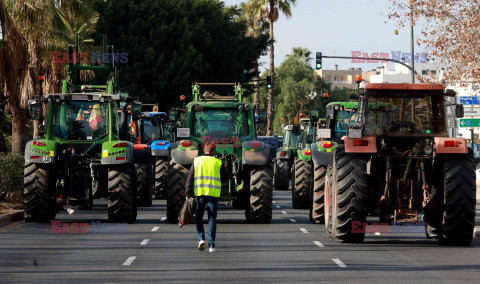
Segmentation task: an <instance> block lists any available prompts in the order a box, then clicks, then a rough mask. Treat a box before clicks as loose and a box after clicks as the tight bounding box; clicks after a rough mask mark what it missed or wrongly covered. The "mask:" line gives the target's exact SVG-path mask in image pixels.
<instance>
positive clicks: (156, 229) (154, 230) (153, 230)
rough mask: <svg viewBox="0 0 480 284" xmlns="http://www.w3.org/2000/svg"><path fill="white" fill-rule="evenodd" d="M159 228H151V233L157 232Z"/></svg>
mask: <svg viewBox="0 0 480 284" xmlns="http://www.w3.org/2000/svg"><path fill="white" fill-rule="evenodd" d="M159 228H160V227H153V229H152V232H156V231H158V229H159Z"/></svg>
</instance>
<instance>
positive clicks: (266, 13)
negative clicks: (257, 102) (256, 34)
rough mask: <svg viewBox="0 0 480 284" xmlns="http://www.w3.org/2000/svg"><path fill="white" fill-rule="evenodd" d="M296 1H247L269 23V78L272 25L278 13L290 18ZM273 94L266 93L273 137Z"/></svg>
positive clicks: (272, 60) (269, 130) (272, 63)
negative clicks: (292, 6)
mask: <svg viewBox="0 0 480 284" xmlns="http://www.w3.org/2000/svg"><path fill="white" fill-rule="evenodd" d="M295 1H296V0H249V2H248V4H247V6H249V7H251V8H252V9H256V10H257V13H255V15H256V16H257V17H259V18H260V17H262V18H263V19H265V20H267V21H268V23H269V31H270V70H269V73H270V76H273V77H275V52H274V34H273V23H274V22H276V21H277V20H278V17H279V11H281V12H282V13H283V14H284V15H285V16H287V17H290V16H291V15H292V10H291V6H290V5H294V4H295ZM273 98H274V92H273V88H271V89H269V91H268V106H267V119H268V121H267V135H273V119H274V103H273Z"/></svg>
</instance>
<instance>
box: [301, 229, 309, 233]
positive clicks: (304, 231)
mask: <svg viewBox="0 0 480 284" xmlns="http://www.w3.org/2000/svg"><path fill="white" fill-rule="evenodd" d="M300 231H302V233H305V234H308V231H307V229H305V228H300Z"/></svg>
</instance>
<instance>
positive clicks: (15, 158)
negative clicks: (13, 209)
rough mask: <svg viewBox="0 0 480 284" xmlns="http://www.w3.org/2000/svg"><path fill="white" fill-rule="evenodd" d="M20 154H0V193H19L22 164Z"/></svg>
mask: <svg viewBox="0 0 480 284" xmlns="http://www.w3.org/2000/svg"><path fill="white" fill-rule="evenodd" d="M24 163H25V161H24V158H23V155H20V154H0V193H2V192H5V193H14V192H18V193H21V192H22V190H23V165H24Z"/></svg>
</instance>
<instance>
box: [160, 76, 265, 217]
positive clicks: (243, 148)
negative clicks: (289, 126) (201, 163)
mask: <svg viewBox="0 0 480 284" xmlns="http://www.w3.org/2000/svg"><path fill="white" fill-rule="evenodd" d="M215 85H217V86H218V85H221V86H232V87H234V90H235V95H234V96H215V95H214V94H212V93H208V92H205V93H203V94H202V93H201V87H203V86H215ZM192 91H193V102H190V103H188V104H187V105H186V107H185V109H184V110H183V111H180V112H179V111H178V110H171V111H170V114H169V117H170V120H171V121H177V120H181V123H180V124H181V127H179V128H177V138H178V140H180V141H177V142H176V143H174V144H173V145H172V151H171V161H170V167H169V188H168V196H167V219H168V222H170V223H176V222H177V217H178V213H179V211H180V209H181V208H182V206H183V204H184V202H185V182H186V179H187V175H188V171H189V169H190V167H191V165H192V163H193V159H194V158H195V157H198V156H200V155H202V154H203V151H202V145H203V143H204V142H207V141H213V142H215V144H216V146H217V147H216V152H215V156H216V157H218V158H219V159H221V160H222V163H223V167H224V169H225V172H226V176H225V177H223V180H222V189H221V196H220V201H221V202H227V203H232V206H233V207H234V208H237V209H245V216H246V218H247V221H249V222H255V223H270V222H271V220H272V203H273V186H272V176H273V173H272V169H271V165H270V161H271V157H270V147H269V145H268V144H265V143H263V142H261V141H258V140H256V132H255V129H256V126H257V125H260V124H264V123H265V122H264V121H261V120H262V119H259V120H257V121H256V120H255V118H254V110H253V107H252V106H251V105H250V104H249V103H246V102H243V101H242V95H243V90H242V88H241V86H240V84H239V83H223V84H218V83H195V84H194V85H193V86H192ZM180 114H181V116H182V117H181V119H179V116H180ZM258 117H259V118H264V117H265V115H264V114H263V113H262V114H261V113H259V116H258Z"/></svg>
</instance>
